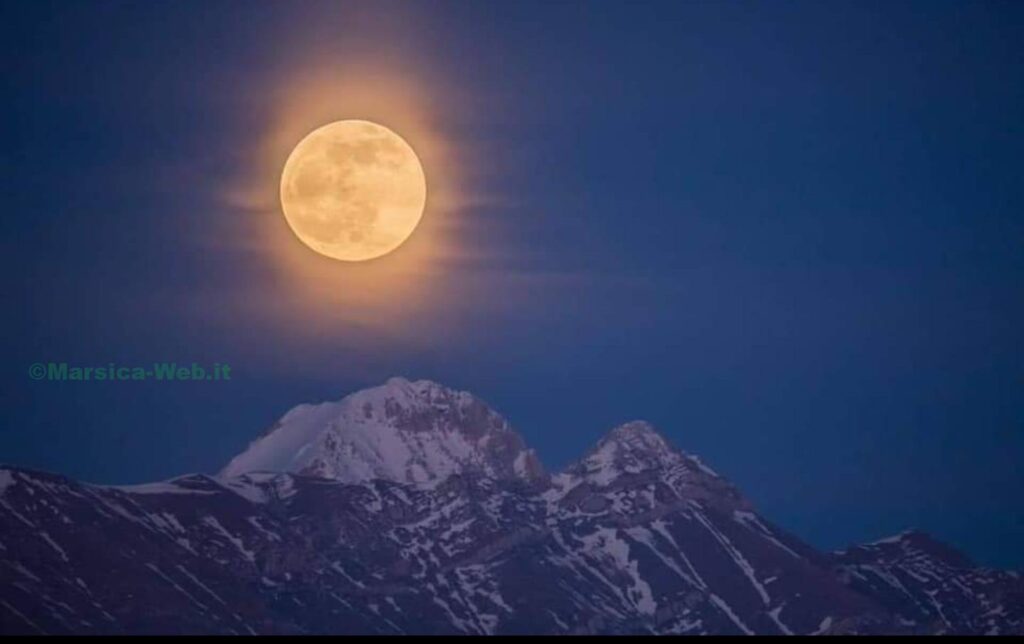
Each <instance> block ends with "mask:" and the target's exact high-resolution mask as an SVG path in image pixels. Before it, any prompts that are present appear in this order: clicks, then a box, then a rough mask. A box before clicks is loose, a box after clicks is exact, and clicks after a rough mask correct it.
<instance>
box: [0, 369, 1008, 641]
mask: <svg viewBox="0 0 1024 644" xmlns="http://www.w3.org/2000/svg"><path fill="white" fill-rule="evenodd" d="M925 542H926V538H925V537H923V536H917V535H912V536H907V535H903V536H900V537H898V538H896V539H894V540H890V541H883V542H879V543H876V544H868V545H865V546H860V547H856V548H851V549H850V550H848V551H846V552H844V553H838V554H833V555H827V554H824V553H819V552H817V551H815V550H814V549H813V548H811V547H810V546H808V545H806V544H804V543H802V542H801V541H800V540H799V539H797V538H795V537H793V536H791V535H789V534H787V533H785V532H784V531H782V530H780V529H779V528H777V527H776V526H774V525H772V524H771V523H770V522H769V521H768V520H766V519H765V518H763V517H761V516H760V515H759V514H758V513H757V511H756V510H755V509H754V508H753V507H752V506H751V504H750V502H749V501H747V500H746V499H745V498H744V497H743V496H742V494H741V493H740V492H739V491H738V490H737V489H736V488H735V487H734V486H732V485H731V484H730V483H729V482H728V481H726V480H725V479H724V478H722V477H720V476H719V475H717V474H716V473H715V472H713V471H712V470H711V469H709V468H708V467H707V466H705V465H703V464H702V463H701V462H700V461H699V460H698V459H697V458H696V457H694V456H691V455H688V454H685V453H683V452H681V451H679V450H677V449H675V448H674V447H672V446H671V445H669V444H668V442H667V441H666V440H665V439H664V438H663V437H662V436H661V435H659V434H658V433H657V432H656V431H655V430H654V428H652V427H651V426H650V425H648V424H646V423H643V422H633V423H628V424H626V425H623V426H621V427H618V428H616V429H614V430H612V431H611V432H609V434H608V435H606V436H605V437H604V438H603V439H602V440H601V441H599V442H598V443H597V445H595V446H594V448H593V449H591V450H590V451H589V452H587V454H586V455H585V456H584V457H583V458H582V459H581V460H580V461H579V462H578V463H576V464H574V465H572V466H570V467H568V468H566V470H565V471H563V472H560V473H557V474H553V475H548V474H547V473H545V471H544V470H543V468H542V467H541V466H540V464H539V462H538V461H537V460H536V457H535V456H534V455H533V452H532V451H530V450H528V449H526V447H525V446H524V445H523V442H522V440H521V439H520V438H519V437H518V435H516V434H515V433H514V432H513V431H512V430H511V428H510V427H509V426H508V423H507V422H505V421H504V420H503V419H502V418H501V417H500V416H498V414H496V413H495V412H494V411H492V410H491V409H489V408H488V407H487V406H486V405H485V404H484V403H483V402H481V401H479V400H478V399H476V398H474V397H473V396H471V395H469V394H466V393H464V392H455V391H452V390H449V389H447V388H444V387H441V386H440V385H437V384H434V383H429V382H424V381H420V382H415V383H414V382H408V381H405V380H400V379H394V380H391V381H389V382H388V383H387V384H386V385H384V386H382V387H378V388H375V389H370V390H366V391H363V392H359V393H357V394H353V395H352V396H349V397H347V398H345V399H343V400H342V401H340V402H337V403H325V404H322V405H315V406H302V407H297V408H295V409H293V410H292V411H291V412H289V413H288V414H286V415H285V416H284V417H283V418H282V419H281V421H279V423H278V424H277V425H276V426H275V427H274V428H273V429H272V430H271V431H270V432H269V433H267V434H266V435H264V436H263V437H262V438H260V439H258V440H257V441H256V442H254V443H253V444H252V445H251V446H250V447H249V449H248V450H246V451H245V452H243V453H242V454H240V455H239V456H238V457H236V458H235V459H233V460H232V461H231V463H230V464H229V465H228V466H227V467H226V468H225V469H224V471H223V472H222V473H221V474H220V475H219V476H216V477H210V476H202V475H192V476H185V477H181V478H178V479H174V480H172V481H167V482H162V483H154V484H148V485H140V486H127V487H109V486H95V485H88V484H84V483H79V482H76V481H72V480H69V479H67V478H64V477H60V476H56V475H52V474H45V473H40V472H33V471H28V470H23V469H12V468H8V469H4V470H0V569H2V570H3V572H4V577H3V579H4V583H3V584H0V631H2V632H3V633H5V634H11V633H37V632H45V633H93V634H97V633H240V634H242V633H337V634H346V633H348V634H351V633H436V634H458V633H486V634H500V633H551V634H568V633H690V634H698V633H715V634H718V633H722V634H725V633H735V634H743V633H758V634H761V633H763V634H789V633H878V632H890V633H906V632H971V633H987V632H1000V633H1011V632H1016V633H1020V632H1021V631H1022V626H1021V615H1020V613H1021V607H1022V605H1024V599H1022V594H1021V593H1022V588H1024V584H1022V581H1021V580H1020V579H1019V578H1018V577H1017V576H1016V575H1015V574H1014V573H1007V572H996V571H984V570H978V569H976V568H974V567H973V566H972V565H971V564H970V562H968V561H967V560H966V559H963V558H959V557H958V556H954V555H951V554H950V553H949V552H948V551H947V550H944V549H943V548H942V547H941V546H939V545H938V544H934V542H931V541H930V540H928V541H927V544H928V545H927V546H925V545H924V544H925ZM932 544H934V545H932ZM953 606H956V609H955V610H954V609H953Z"/></svg>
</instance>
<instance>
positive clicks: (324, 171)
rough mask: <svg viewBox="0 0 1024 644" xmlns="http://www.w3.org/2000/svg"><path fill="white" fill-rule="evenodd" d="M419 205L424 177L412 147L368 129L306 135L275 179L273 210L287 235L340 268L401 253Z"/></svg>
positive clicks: (336, 128)
mask: <svg viewBox="0 0 1024 644" xmlns="http://www.w3.org/2000/svg"><path fill="white" fill-rule="evenodd" d="M426 201H427V181H426V177H425V176H424V174H423V166H422V165H421V164H420V160H419V158H418V157H417V156H416V153H415V152H414V151H413V149H412V147H410V146H409V144H408V143H406V142H405V140H404V139H403V138H402V137H400V136H398V135H397V134H395V133H394V132H392V131H391V130H389V129H388V128H386V127H384V126H383V125H378V124H376V123H371V122H370V121H360V120H346V121H335V122H334V123H328V124H327V125H324V126H322V127H319V128H317V129H316V130H313V131H312V132H310V133H309V134H308V135H306V137H305V138H304V139H302V140H301V141H299V144H298V145H296V146H295V149H294V150H292V153H291V154H290V155H289V156H288V160H287V161H286V162H285V164H284V171H283V172H282V173H281V208H282V210H284V216H285V219H287V220H288V225H289V226H291V229H292V231H294V232H295V235H296V236H297V237H298V238H299V239H300V240H302V242H303V243H304V244H306V245H307V246H309V247H310V248H312V249H313V250H315V251H316V252H318V253H320V254H322V255H326V256H327V257H332V258H334V259H339V260H342V261H346V262H361V261H365V260H368V259H374V258H375V257H380V256H382V255H387V254H388V253H390V252H391V251H393V250H395V249H396V248H398V247H399V246H401V245H402V242H404V241H405V240H406V239H408V238H409V236H410V235H411V234H412V232H413V230H415V229H416V226H417V224H419V222H420V218H421V217H422V216H423V207H424V205H426Z"/></svg>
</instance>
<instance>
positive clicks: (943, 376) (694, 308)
mask: <svg viewBox="0 0 1024 644" xmlns="http://www.w3.org/2000/svg"><path fill="white" fill-rule="evenodd" d="M2 6H3V9H2V15H0V25H2V27H0V29H2V31H3V37H2V38H0V47H2V49H3V67H4V71H3V86H2V89H0V93H2V101H0V110H2V111H3V119H2V123H3V128H4V135H3V141H4V145H3V156H2V176H3V178H4V179H3V182H4V199H3V203H4V206H3V216H2V218H0V227H2V234H0V243H2V258H3V259H2V261H3V270H2V271H0V275H2V278H0V279H2V283H3V292H4V301H5V307H4V316H3V322H2V325H3V346H4V355H5V356H6V360H5V363H6V368H5V369H4V374H3V387H2V389H0V391H2V394H0V395H2V406H3V409H4V416H5V419H4V422H3V426H2V434H0V460H2V461H5V462H8V463H12V464H16V465H22V466H27V467H35V468H40V469H46V470H52V471H58V472H61V473H64V474H67V475H69V476H73V477H78V478H83V479H86V480H89V481H96V482H104V483H126V482H136V481H144V480H154V479H161V478H167V477H170V476H173V475H177V474H181V473H184V472H190V471H216V470H217V469H218V468H219V467H220V466H221V465H222V464H223V463H224V462H226V461H227V460H228V459H229V458H230V456H232V455H233V454H234V453H236V452H238V451H240V450H241V449H242V448H243V447H244V446H245V445H246V444H247V443H248V441H250V440H251V439H252V438H254V437H255V436H256V435H257V434H258V433H260V432H261V431H262V430H263V429H265V428H266V427H268V426H269V425H271V424H272V423H273V422H274V420H275V419H276V418H277V417H278V416H280V415H281V414H282V413H283V412H284V411H286V410H287V409H289V408H290V407H291V406H293V405H295V404H298V403H300V402H310V401H318V400H324V399H337V398H340V397H341V396H343V395H344V394H346V393H348V392H350V391H353V390H355V389H358V388H362V387H365V386H369V385H374V384H378V383H379V382H381V381H383V380H384V379H386V378H387V377H389V376H392V375H405V376H407V377H410V378H430V379H434V380H437V381H439V382H442V383H445V384H448V385H450V386H454V387H458V388H463V389H468V390H470V391H472V392H474V393H476V394H478V395H479V396H481V397H483V398H484V399H486V400H487V401H489V402H490V403H491V404H492V405H493V406H494V407H495V408H496V409H498V410H499V411H500V412H502V413H503V414H504V415H506V416H507V417H508V418H509V419H510V420H511V421H512V423H513V424H514V425H515V426H516V427H517V429H518V430H519V431H520V432H521V433H522V434H523V435H524V437H525V438H526V440H527V442H528V443H530V444H531V445H533V446H534V447H536V448H537V450H538V452H539V453H540V455H541V457H542V459H543V460H544V461H545V463H546V464H547V465H548V466H549V467H552V468H557V467H560V466H562V465H565V464H567V463H568V462H570V461H571V460H573V459H574V458H576V457H577V456H579V455H581V454H582V452H583V451H584V450H585V449H586V448H587V447H589V446H590V445H591V444H592V443H593V442H595V441H596V440H597V439H598V438H599V437H600V436H601V435H602V434H603V433H604V432H605V431H606V430H608V429H610V428H611V427H613V426H615V425H617V424H619V423H621V422H624V421H627V420H630V419H633V418H644V419H647V420H650V421H652V422H653V423H654V424H655V425H657V426H658V427H659V428H660V429H661V430H662V431H664V432H665V434H666V435H667V436H668V437H669V438H670V439H671V440H672V441H673V442H674V443H675V444H676V445H678V446H679V447H681V448H683V449H686V450H688V451H690V452H693V453H697V454H699V455H701V456H702V457H703V459H704V460H705V461H706V462H708V463H709V464H711V465H712V466H713V467H715V468H716V469H717V470H719V471H720V472H722V473H723V474H725V475H726V476H728V477H729V478H731V479H732V480H733V481H734V482H736V483H737V485H738V486H739V487H740V488H741V489H742V490H744V491H745V492H746V493H747V494H748V495H749V496H750V497H751V498H752V499H753V500H754V502H755V503H756V504H757V505H758V507H759V508H760V509H761V510H762V511H763V513H764V514H765V515H766V516H768V517H771V518H772V519H774V520H775V521H776V522H777V523H779V524H781V525H783V526H785V527H786V528H788V529H790V530H791V531H793V532H795V533H796V534H799V535H801V536H802V537H804V538H807V539H808V540H810V541H811V542H812V543H815V544H816V545H819V546H823V547H836V546H842V545H845V544H847V543H851V542H857V541H861V540H866V539H872V538H878V537H882V536H885V535H887V534H890V533H894V532H897V531H899V530H901V529H903V528H905V527H909V526H916V527H920V528H922V529H925V530H928V531H930V532H933V533H934V534H936V535H937V536H938V537H940V538H943V539H945V540H947V541H949V542H951V543H953V544H956V545H957V546H959V547H961V548H963V549H965V550H966V551H967V552H969V553H971V554H972V555H973V556H975V557H976V558H977V559H978V560H979V561H981V562H983V563H989V564H999V565H1011V566H1017V567H1020V566H1024V549H1022V548H1021V547H1020V544H1022V543H1024V495H1022V492H1024V467H1021V463H1022V462H1024V415H1022V414H1024V344H1022V343H1024V331H1022V330H1024V250H1022V243H1024V214H1022V213H1024V177H1022V174H1021V168H1022V161H1021V159H1022V158H1024V129H1022V124H1024V38H1022V37H1021V34H1022V33H1024V4H1021V3H1019V2H980V1H979V2H967V1H957V2H947V1H942V0H927V1H925V2H892V1H886V2H839V1H833V2H796V1H779V2H663V3H659V2H653V3H632V2H631V3H624V2H623V3H613V2H586V3H563V2H558V3H555V2H541V3H529V2H500V3H499V2H429V3H427V2H415V3H414V2H407V3H396V4H389V3H382V2H372V3H369V2H367V3H355V4H353V5H351V6H348V5H344V4H343V3H342V4H333V3H306V2H245V3H241V2H202V3H198V2H193V3H185V2H175V3H167V2H164V3H152V2H145V3H142V2H123V3H122V2H88V3H87V2H75V1H68V2H56V3H48V2H4V3H3V5H2ZM378 63H379V65H378ZM310 65H316V66H320V67H322V68H323V69H326V70H329V71H328V72H327V76H328V77H330V74H331V73H335V72H336V73H338V74H342V73H344V72H343V71H342V70H345V71H346V72H352V73H355V74H356V75H357V76H359V75H360V74H362V76H360V79H361V80H360V81H359V83H361V84H363V85H364V86H365V87H366V88H367V91H369V92H371V93H372V91H373V90H374V87H375V83H382V84H389V83H393V82H395V79H393V78H390V77H388V75H389V74H393V75H395V77H396V78H398V79H400V80H402V79H408V78H414V79H415V81H416V83H417V87H418V88H419V89H418V90H417V92H416V93H415V96H416V99H415V103H416V104H415V105H409V106H405V105H394V104H392V105H390V106H389V109H400V110H411V111H417V110H419V111H423V112H429V113H430V114H431V115H432V116H431V118H432V123H433V127H434V129H435V131H437V132H443V133H444V135H445V136H446V137H448V138H450V139H451V140H453V141H455V140H457V141H459V144H460V146H461V147H462V148H464V149H467V150H471V151H472V162H469V161H464V162H463V163H462V164H461V165H460V163H456V162H452V163H449V164H448V166H450V167H448V166H446V171H447V172H454V173H456V174H459V176H460V178H461V179H460V181H461V183H462V186H463V190H464V192H466V193H467V194H469V193H472V195H473V198H469V199H467V200H466V203H465V204H464V205H463V206H461V207H460V209H459V215H458V222H459V223H458V226H453V229H455V232H452V233H450V234H449V236H448V238H447V239H448V240H449V242H448V243H449V246H450V247H451V248H454V249H457V252H450V253H448V255H446V256H445V259H444V260H443V262H440V260H439V262H438V263H435V264H432V265H431V271H432V273H431V275H432V276H433V277H429V278H428V277H422V279H423V280H424V286H423V289H422V291H423V294H421V297H419V299H417V298H415V297H412V296H408V297H410V299H417V301H418V302H419V303H418V304H417V306H410V307H408V308H405V307H403V306H402V305H401V303H402V302H403V301H405V298H406V297H407V296H406V295H402V296H399V295H397V294H391V293H390V292H388V291H387V289H389V288H394V286H393V284H392V283H391V282H388V283H386V284H385V283H383V282H380V284H379V287H380V291H381V292H380V293H378V294H377V295H376V296H375V298H371V299H372V300H373V301H372V302H371V303H369V304H365V308H364V305H363V304H361V303H360V301H358V300H346V299H345V297H346V294H345V288H346V287H345V286H344V283H342V282H339V283H338V284H339V285H338V287H337V289H334V283H333V282H331V281H330V280H329V279H328V280H327V283H326V287H327V288H330V289H333V290H335V291H336V292H335V295H336V299H328V300H326V301H322V302H320V303H319V306H317V307H313V308H311V309H309V310H307V309H303V308H301V307H298V306H297V305H296V304H295V302H296V301H297V300H296V299H293V298H298V297H299V296H298V295H295V294H294V284H293V283H292V282H289V281H288V280H287V279H286V278H284V277H282V272H281V269H280V267H279V266H278V265H277V264H275V262H278V261H279V260H275V259H273V258H272V257H271V254H270V253H267V252H261V250H260V247H259V245H258V244H252V243H249V241H248V240H247V239H246V238H245V237H244V235H243V234H242V233H241V232H238V231H243V230H246V226H248V225H249V224H250V223H251V222H252V221H255V220H254V219H253V218H254V217H258V215H257V214H254V212H252V211H251V210H247V209H245V208H242V207H240V206H238V204H237V202H236V201H235V202H233V201H232V200H231V199H227V198H225V194H226V192H229V190H228V189H227V188H226V186H228V185H230V184H232V182H234V181H235V180H236V179H237V177H238V176H239V175H240V174H245V173H246V170H245V168H247V167H250V166H251V165H252V157H253V156H254V155H255V154H256V153H255V152H253V147H254V145H256V142H258V141H260V140H262V139H263V138H265V137H266V136H267V134H266V133H267V131H268V129H269V128H270V127H271V126H270V123H271V122H272V121H273V120H274V118H275V109H276V108H275V105H277V104H278V101H279V99H280V95H281V94H282V92H284V93H287V90H283V89H282V87H285V86H287V85H288V84H287V83H285V82H284V81H282V79H294V78H300V77H302V76H303V74H304V73H305V72H306V71H307V70H306V69H305V67H304V66H310ZM382 69H383V70H390V71H379V70H382ZM324 82H328V83H329V82H331V81H330V80H327V81H324ZM395 100H399V99H395ZM342 102H343V101H342ZM339 109H340V110H342V111H344V106H343V105H342V106H341V107H339ZM364 116H367V117H370V118H373V117H374V114H365V115H364ZM382 118H383V117H382ZM469 156H470V155H467V156H465V157H462V158H463V159H468V158H469ZM425 165H426V169H427V174H428V180H429V177H430V176H431V172H432V167H431V166H430V164H429V163H425ZM271 188H273V187H272V186H271ZM275 216H276V217H280V215H279V213H278V214H276V215H275ZM428 216H430V212H429V211H428ZM437 219H438V220H440V215H438V218H437ZM275 221H276V220H275ZM226 231H235V232H226ZM282 235H285V236H287V230H286V229H285V230H284V232H282ZM282 239H284V238H283V237H282ZM291 241H293V242H294V240H291ZM282 243H284V242H282ZM296 243H297V242H296ZM302 261H313V260H311V259H303V260H302ZM442 263H443V266H441V264H442ZM324 270H326V269H324ZM331 270H335V271H336V270H337V268H332V269H331ZM381 270H383V269H381ZM332 274H333V273H332ZM408 278H409V279H408V281H407V283H404V284H403V285H402V288H401V289H398V290H399V291H401V292H402V293H406V294H408V293H409V292H410V291H412V292H415V291H416V290H417V280H418V279H420V277H418V276H417V275H416V274H410V275H409V276H408ZM339 279H341V278H339ZM359 279H362V278H359ZM377 279H378V278H377V277H375V275H374V274H372V273H367V274H366V277H365V279H364V280H363V282H364V283H368V284H370V285H371V287H376V286H378V282H377V281H376V280H377ZM428 281H429V287H428V286H427V285H426V282H428ZM345 283H349V282H345ZM303 297H313V296H303ZM381 298H384V299H385V300H387V302H388V303H387V304H386V305H382V304H381V301H382V300H381ZM419 300H425V301H426V304H424V303H423V302H422V301H419ZM374 302H375V303H374ZM396 302H397V303H396ZM374 306H376V307H378V308H379V311H378V309H374ZM324 307H336V308H339V309H347V310H346V311H341V312H340V313H339V312H337V311H334V312H332V314H331V317H330V318H329V321H324V320H323V319H318V317H317V315H315V314H310V313H309V311H310V310H312V311H322V310H323V309H324ZM361 312H365V314H363V315H360V314H359V313H361ZM335 313H337V315H339V316H340V317H339V318H336V317H334V314H335ZM347 313H351V314H352V315H351V317H346V315H345V314H347ZM336 319H340V320H342V321H339V322H337V323H335V322H334V320H336ZM381 329H386V330H381ZM51 360H53V361H67V362H69V363H77V364H98V365H105V364H108V363H110V362H116V363H119V364H137V363H138V364H146V363H151V362H153V361H178V362H184V363H191V362H192V361H199V362H203V363H213V362H222V363H229V364H231V365H232V367H233V374H234V377H233V379H232V380H231V381H230V382H221V383H214V384H211V383H155V382H144V383H123V382H121V383H109V382H108V383H98V382H92V383H68V382H64V383H60V382H33V381H32V380H30V379H29V378H28V376H27V374H26V369H27V367H28V365H30V364H31V363H33V362H38V361H51Z"/></svg>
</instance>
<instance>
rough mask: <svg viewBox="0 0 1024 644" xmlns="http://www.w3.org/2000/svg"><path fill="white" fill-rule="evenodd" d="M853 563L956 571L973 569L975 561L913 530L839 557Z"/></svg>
mask: <svg viewBox="0 0 1024 644" xmlns="http://www.w3.org/2000/svg"><path fill="white" fill-rule="evenodd" d="M836 554H837V556H840V557H844V558H846V559H847V560H849V561H864V560H871V561H884V562H888V563H897V562H900V563H903V562H915V561H922V560H928V561H934V562H941V563H942V564H944V565H947V566H951V567H953V568H971V567H973V566H974V565H975V564H974V562H973V561H971V559H970V558H969V557H968V556H967V555H965V554H963V553H962V552H960V551H958V550H956V549H955V548H953V547H951V546H949V545H947V544H945V543H942V542H941V541H939V540H937V539H935V538H934V537H932V536H931V535H930V534H928V533H927V532H924V531H922V530H918V529H916V528H912V529H909V530H904V531H903V532H900V533H899V534H895V535H893V536H891V537H886V538H884V539H878V540H877V541H872V542H870V543H865V544H861V545H857V546H852V547H850V548H848V549H846V550H841V551H839V552H838V553H836Z"/></svg>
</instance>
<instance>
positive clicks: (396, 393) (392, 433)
mask: <svg viewBox="0 0 1024 644" xmlns="http://www.w3.org/2000/svg"><path fill="white" fill-rule="evenodd" d="M254 471H275V472H294V473H299V474H306V475H311V476H318V477H322V478H328V479H334V480H337V481H341V482H345V483H357V482H361V481H368V480H372V479H386V480H389V481H394V482H397V483H410V484H414V485H429V484H432V483H436V482H440V481H443V480H444V479H446V478H448V477H449V476H451V475H452V474H479V475H483V476H487V477H489V478H494V479H499V480H511V479H518V480H522V481H525V482H534V481H537V480H541V479H543V478H544V477H545V473H544V468H543V467H542V466H541V464H540V461H539V460H538V459H537V456H536V454H535V453H534V452H533V450H530V449H527V448H526V446H525V444H524V443H523V440H522V438H521V437H520V436H519V435H518V434H517V433H515V432H514V431H513V430H512V428H511V427H510V425H509V423H508V421H506V420H505V419H504V418H502V417H501V416H500V415H498V414H497V413H496V412H495V411H494V410H492V409H491V408H490V407H488V406H487V404H486V403H484V402H483V401H481V400H479V399H478V398H476V397H474V396H473V395H472V394H470V393H468V392H465V391H456V390H454V389H449V388H447V387H444V386H442V385H439V384H437V383H435V382H431V381H429V380H417V381H415V382H411V381H409V380H406V379H404V378H391V379H390V380H388V381H387V382H386V383H385V384H383V385H381V386H379V387H373V388H371V389H365V390H362V391H359V392H356V393H354V394H352V395H350V396H347V397H345V398H343V399H342V400H340V401H337V402H325V403H321V404H318V405H300V406H298V407H295V408H293V409H292V410H291V411H289V412H288V413H286V414H285V415H284V416H283V417H282V418H281V419H280V420H279V421H278V422H277V423H276V424H275V425H274V426H273V427H272V428H271V429H270V430H269V431H268V432H267V433H266V434H264V435H263V436H262V437H260V438H259V439H257V440H256V441H254V442H253V443H252V444H251V445H249V447H248V449H246V450H245V451H244V452H242V453H241V454H239V455H238V456H236V457H235V458H233V459H232V460H231V462H230V463H228V464H227V466H226V467H225V468H224V469H223V470H222V471H221V476H224V477H233V476H239V475H241V474H245V473H248V472H254Z"/></svg>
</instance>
